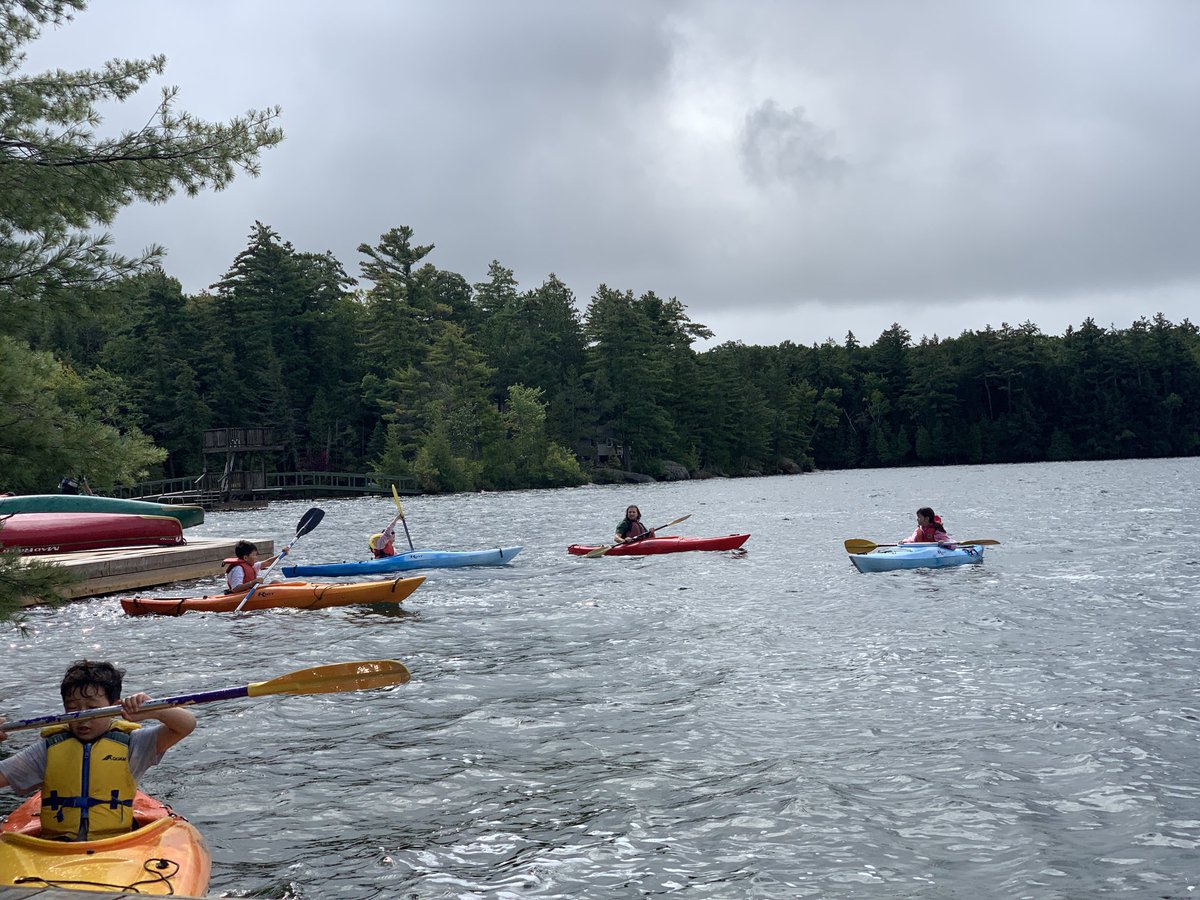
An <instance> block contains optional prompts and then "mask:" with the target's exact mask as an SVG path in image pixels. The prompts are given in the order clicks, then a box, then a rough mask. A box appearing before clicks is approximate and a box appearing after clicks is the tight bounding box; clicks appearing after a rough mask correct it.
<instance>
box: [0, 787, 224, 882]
mask: <svg viewBox="0 0 1200 900" xmlns="http://www.w3.org/2000/svg"><path fill="white" fill-rule="evenodd" d="M41 804H42V797H41V794H40V793H39V794H34V795H33V796H32V797H30V798H29V799H28V800H26V801H25V802H24V803H22V804H21V805H20V806H19V807H17V808H16V809H15V810H13V812H12V814H11V815H10V816H9V817H8V820H7V821H6V822H5V823H4V825H3V826H2V827H0V890H2V889H3V888H4V887H5V886H10V885H14V884H20V885H22V886H24V887H29V888H46V887H59V888H67V889H70V890H78V891H104V892H106V893H108V894H109V895H115V894H117V893H118V892H119V893H121V894H125V893H126V892H129V893H138V894H156V895H167V894H176V895H178V894H182V895H185V896H188V897H200V896H202V895H203V894H204V892H205V891H207V890H208V879H209V875H210V874H211V872H212V856H211V854H210V853H209V851H208V846H207V845H206V844H205V842H204V837H203V836H202V835H201V834H200V832H199V831H197V830H196V829H195V828H194V827H193V826H192V825H190V824H189V823H188V822H187V820H186V819H183V818H181V817H180V816H178V815H176V814H175V812H174V811H173V810H172V809H171V808H170V807H169V806H166V805H164V804H162V803H160V802H158V801H157V800H155V799H153V798H152V797H148V796H147V795H146V794H143V793H142V792H141V791H139V792H138V793H137V796H136V797H135V798H134V801H133V818H134V822H135V823H136V825H137V827H136V828H135V829H134V830H133V831H131V832H129V833H128V834H122V835H118V836H116V837H110V838H104V839H103V840H99V841H45V840H42V839H41V838H40V837H37V835H38V834H39V833H40V832H41V821H40V818H39V813H40V810H41Z"/></svg>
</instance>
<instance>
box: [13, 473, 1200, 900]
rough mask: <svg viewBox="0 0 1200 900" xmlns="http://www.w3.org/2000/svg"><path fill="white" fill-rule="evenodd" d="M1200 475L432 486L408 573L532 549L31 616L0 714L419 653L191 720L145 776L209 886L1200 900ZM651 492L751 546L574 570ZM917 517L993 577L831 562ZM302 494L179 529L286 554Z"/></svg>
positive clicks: (325, 535) (368, 513)
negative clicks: (393, 581)
mask: <svg viewBox="0 0 1200 900" xmlns="http://www.w3.org/2000/svg"><path fill="white" fill-rule="evenodd" d="M1197 476H1200V461H1197V460H1168V461H1152V462H1147V461H1141V462H1120V463H1076V464H1047V465H1037V466H995V467H962V468H950V469H930V470H898V471H880V470H873V471H857V472H831V473H820V474H815V475H806V476H799V477H791V478H766V479H755V480H740V481H706V482H696V483H683V484H678V483H677V484H663V485H650V486H639V487H636V488H635V487H587V488H580V489H575V490H565V491H530V492H522V493H517V494H477V495H470V496H461V497H444V498H427V497H416V498H412V499H410V500H408V501H407V502H406V504H405V512H406V513H407V515H408V524H409V527H410V529H411V532H412V535H413V539H414V542H415V543H416V545H417V547H418V549H421V548H425V549H447V550H472V549H483V548H486V547H494V546H500V545H502V544H503V545H511V544H523V545H524V547H525V550H524V552H523V553H522V554H521V555H520V556H519V557H518V558H517V560H516V561H515V562H514V563H513V564H512V565H511V566H508V567H505V568H500V569H493V568H481V569H463V570H430V571H429V572H428V579H427V581H426V583H425V584H424V585H423V586H422V587H421V588H420V589H419V590H418V591H417V592H416V593H415V594H414V595H413V596H412V597H411V598H409V599H408V600H406V601H405V602H404V604H403V605H402V606H399V607H397V606H381V607H377V608H367V607H362V608H353V609H335V610H327V611H319V612H317V611H311V612H304V611H290V610H280V611H275V612H269V613H258V614H254V615H251V616H245V617H241V618H233V617H231V616H221V615H197V614H189V615H186V616H183V617H181V618H178V619H165V618H164V619H158V618H152V617H147V618H132V619H131V618H126V617H124V616H122V615H121V614H120V611H119V607H118V606H117V604H116V602H115V601H114V600H111V599H100V600H93V601H87V602H81V603H74V604H71V605H69V606H67V607H64V608H61V609H55V610H46V609H39V610H34V611H31V612H30V613H29V615H28V616H27V618H26V621H25V625H26V631H25V633H24V634H23V633H22V632H21V631H19V630H17V629H15V628H12V627H8V626H6V627H5V628H4V630H3V631H0V653H2V654H3V659H4V661H5V665H4V666H2V667H0V695H2V696H3V697H4V698H5V700H6V702H5V704H4V710H5V713H6V714H7V715H9V717H10V718H15V717H25V716H31V715H36V714H39V713H42V712H47V711H51V710H53V709H55V708H56V707H57V706H58V705H59V704H58V698H57V683H58V680H59V678H60V677H61V672H62V669H63V668H64V667H65V665H66V663H67V662H69V661H70V660H71V659H73V658H76V657H79V656H85V655H86V656H92V657H100V658H111V659H115V660H119V661H121V662H122V663H123V664H124V665H125V667H126V668H127V669H128V673H129V674H128V675H127V678H126V684H127V687H128V688H130V689H145V690H148V691H149V692H150V693H152V694H159V695H165V694H168V693H185V692H189V691H198V690H208V689H215V688H219V687H228V686H234V685H238V684H244V683H246V682H248V681H259V680H265V679H269V678H271V677H274V676H276V675H280V674H283V673H285V672H288V671H291V670H294V669H298V668H304V667H308V666H313V665H321V664H326V663H332V662H339V661H348V660H355V659H374V658H394V659H399V660H401V661H403V662H404V663H405V664H406V665H407V666H408V667H409V668H410V669H411V670H412V673H413V680H412V681H411V682H410V683H409V684H407V685H404V686H400V687H395V688H390V689H386V690H382V691H373V692H364V693H357V694H329V695H319V696H309V697H271V698H260V699H254V700H239V701H233V702H227V703H221V704H212V705H208V706H205V707H202V708H198V709H197V713H198V715H199V717H200V727H199V729H198V731H197V733H196V734H195V735H194V736H193V737H191V738H189V739H188V740H187V741H185V742H183V743H181V744H180V745H179V746H177V747H176V748H174V749H172V750H171V751H170V753H168V755H167V757H166V758H165V760H164V762H163V764H162V765H160V766H159V767H157V768H156V769H154V770H152V771H151V772H150V773H149V774H148V775H147V776H146V778H145V781H144V784H145V787H147V788H148V789H149V790H150V791H152V792H153V793H156V794H158V795H159V796H161V797H163V798H164V799H166V800H168V801H169V802H171V803H172V804H173V805H175V806H176V808H177V809H179V810H180V811H181V812H183V813H184V814H185V815H187V816H188V817H189V818H191V820H192V821H193V822H194V823H196V824H197V825H198V826H199V827H200V828H201V830H202V831H203V832H204V833H205V835H206V836H207V838H208V840H209V842H210V844H211V846H212V849H213V851H214V879H213V887H212V893H213V894H215V895H219V894H224V895H228V896H259V897H294V898H324V897H334V898H361V897H376V896H406V897H461V896H474V895H486V896H495V897H504V896H517V895H520V896H542V897H578V896H594V897H600V896H613V895H618V896H637V895H640V894H665V893H673V892H679V891H684V892H686V893H687V895H688V896H705V897H722V898H723V897H755V896H757V897H786V898H790V897H840V896H871V897H914V896H921V897H947V898H949V897H980V896H985V897H1036V898H1047V897H1062V898H1078V897H1090V896H1096V895H1099V894H1110V893H1112V894H1121V893H1125V894H1128V895H1130V896H1146V897H1182V896H1194V895H1195V893H1196V891H1197V890H1198V887H1197V875H1196V873H1197V867H1196V864H1195V860H1196V858H1197V849H1198V842H1200V746H1198V743H1197V738H1196V736H1197V734H1198V733H1200V728H1198V725H1200V722H1198V718H1200V708H1198V705H1197V702H1196V693H1195V673H1196V671H1197V669H1198V667H1200V638H1197V634H1198V633H1200V628H1198V625H1200V623H1198V621H1197V619H1198V614H1197V604H1196V602H1195V601H1196V597H1197V595H1198V593H1200V591H1198V588H1200V553H1198V552H1197V550H1196V547H1197V546H1200V544H1198V543H1197V538H1198V537H1200V535H1198V534H1197V531H1198V527H1197V523H1198V522H1200V515H1198V512H1200V511H1198V509H1197V501H1196V494H1195V490H1194V488H1193V487H1192V485H1194V484H1196V483H1197V481H1198V478H1197ZM630 502H636V503H638V504H639V505H641V507H642V509H643V510H644V511H645V512H646V515H647V516H649V518H650V519H652V520H663V521H666V520H668V519H670V518H672V517H674V516H678V515H682V514H684V513H691V514H692V518H691V519H689V520H688V521H687V522H686V523H683V524H681V525H679V526H678V527H677V529H676V530H675V533H678V534H689V535H715V534H725V533H731V532H737V531H750V532H752V534H753V536H752V537H751V539H750V541H749V543H747V545H746V550H747V551H748V553H747V554H746V555H744V556H742V557H738V556H735V555H732V554H727V553H710V554H699V553H694V554H679V555H676V556H661V557H646V558H629V557H626V558H603V559H594V560H589V559H579V558H574V557H568V556H567V554H566V552H565V548H566V546H567V544H569V543H574V542H585V541H589V542H600V541H602V540H603V539H604V538H605V537H607V536H608V535H610V534H611V532H612V528H613V526H614V525H615V524H616V522H617V520H618V519H619V518H620V514H621V512H622V510H623V509H624V507H625V506H626V505H627V504H628V503H630ZM926 504H928V505H932V506H933V507H934V508H935V509H937V510H938V512H939V513H940V514H942V515H943V516H944V517H945V519H946V521H947V524H948V525H949V528H950V531H951V533H952V534H956V535H958V536H960V537H970V538H995V539H998V540H1000V541H1002V542H1003V543H1002V545H1001V546H1000V547H995V548H990V549H989V551H988V554H987V557H986V559H985V562H984V563H983V565H982V566H968V567H962V568H956V569H947V570H939V571H913V572H899V573H887V574H873V575H861V574H859V573H858V572H856V571H855V570H854V568H853V567H852V566H851V565H850V563H849V562H848V561H847V559H846V556H845V554H844V552H843V551H842V546H841V543H842V540H843V539H845V538H847V537H865V538H869V539H871V540H874V541H878V542H887V541H892V540H895V539H897V538H899V537H903V536H905V535H907V534H908V533H909V532H910V531H911V528H912V517H913V511H914V510H915V509H916V507H917V506H922V505H926ZM311 505H313V504H311V503H278V504H272V506H271V507H270V508H269V509H268V510H265V511H256V512H245V513H214V514H211V515H210V516H209V519H208V521H207V522H206V523H205V524H204V525H203V526H201V527H200V528H199V529H193V530H190V531H189V534H192V533H198V534H211V535H223V536H228V537H241V536H246V537H258V536H263V537H267V536H269V537H273V538H274V539H275V540H276V541H277V542H283V541H286V540H287V539H289V538H290V537H291V536H292V535H293V534H294V530H295V523H296V521H297V520H298V519H299V517H300V516H301V515H302V514H303V512H304V511H305V509H307V508H308V507H309V506H311ZM319 505H320V506H321V507H322V508H324V509H325V510H326V513H327V514H326V517H325V519H324V521H323V522H322V523H321V525H320V526H319V527H318V528H317V529H315V530H314V531H313V532H311V533H310V534H308V535H306V536H305V537H303V538H302V539H301V540H300V541H298V542H297V544H296V546H295V549H294V556H293V559H294V560H296V561H298V562H317V561H328V560H340V559H355V558H362V557H364V556H365V555H366V538H367V536H368V535H369V534H371V533H372V532H373V531H378V530H379V529H380V528H381V527H382V526H383V525H384V524H386V522H387V520H388V519H389V518H390V517H391V515H392V514H394V506H393V505H392V503H391V500H390V499H388V498H378V499H371V500H331V501H325V502H322V503H320V504H319ZM1164 536H1169V538H1170V539H1166V538H1165V537H1164ZM217 583H218V582H217V579H216V578H215V577H214V578H213V579H208V580H205V581H202V582H196V583H193V584H192V585H190V588H191V589H193V590H196V591H202V592H211V590H212V588H214V587H215V586H216V585H217ZM182 592H183V591H181V590H180V587H179V586H173V587H171V588H170V589H169V590H166V589H164V590H163V591H161V593H163V594H173V593H182ZM27 739H28V738H27V737H26V736H22V735H17V736H14V737H13V738H12V741H11V747H19V746H25V741H26V740H27ZM15 805H16V799H15V798H14V797H13V796H12V795H11V794H8V793H6V794H4V795H3V796H2V797H0V810H7V809H9V808H11V807H12V806H15Z"/></svg>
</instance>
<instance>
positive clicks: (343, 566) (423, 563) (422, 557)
mask: <svg viewBox="0 0 1200 900" xmlns="http://www.w3.org/2000/svg"><path fill="white" fill-rule="evenodd" d="M520 552H521V548H520V547H497V548H495V549H494V550H409V551H408V552H407V553H397V554H396V555H395V556H384V557H382V558H380V559H367V560H363V561H362V562H341V563H326V564H324V565H319V566H284V567H283V575H284V577H285V578H308V577H310V576H321V575H335V576H342V575H378V574H379V573H381V572H407V571H408V570H409V569H459V568H462V567H463V566H503V565H507V564H508V563H509V562H510V561H511V560H512V558H513V557H514V556H516V555H517V554H518V553H520Z"/></svg>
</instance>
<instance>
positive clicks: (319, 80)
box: [28, 0, 1200, 344]
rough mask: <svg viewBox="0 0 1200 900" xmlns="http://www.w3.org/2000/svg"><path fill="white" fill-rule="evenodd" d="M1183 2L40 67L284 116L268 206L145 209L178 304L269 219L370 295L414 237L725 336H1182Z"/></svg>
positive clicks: (116, 35) (451, 30) (234, 14)
mask: <svg viewBox="0 0 1200 900" xmlns="http://www.w3.org/2000/svg"><path fill="white" fill-rule="evenodd" d="M1197 34H1200V4H1198V3H1194V2H1191V0H1137V2H1129V0H1055V2H1052V3H1013V2H1010V0H978V2H972V3H961V2H957V0H945V2H923V0H907V2H904V3H895V2H883V0H879V2H872V0H863V2H853V3H850V2H842V0H825V2H803V0H797V2H789V0H781V2H766V0H762V2H759V0H714V2H649V0H610V2H592V0H570V2H566V0H507V2H504V0H409V2H393V0H345V2H341V3H331V2H328V0H320V2H318V0H255V2H244V0H205V2H190V3H184V2H169V0H120V2H113V0H104V2H97V3H95V5H94V6H93V7H92V8H90V9H88V10H86V11H85V12H83V13H82V14H80V15H79V16H78V17H77V18H76V20H75V21H74V22H73V23H71V24H69V25H67V26H65V27H63V28H61V29H57V30H54V31H48V32H47V33H46V34H45V35H44V36H43V37H42V39H41V40H39V41H38V42H37V43H36V44H35V45H33V46H32V47H31V48H30V52H29V66H28V68H29V69H32V70H41V69H45V68H51V67H62V68H66V69H75V68H83V67H89V66H96V65H99V64H100V63H101V62H103V61H104V60H106V59H110V58H112V57H123V58H145V57H148V56H150V55H152V54H154V53H160V52H161V53H165V54H166V55H167V58H168V67H167V71H166V73H165V77H164V78H163V79H162V80H161V82H160V83H158V84H156V85H153V86H148V87H147V88H146V89H145V90H144V91H143V92H142V93H141V94H139V95H137V96H136V97H135V98H133V99H132V100H130V101H128V102H126V103H125V104H124V105H123V106H120V107H113V108H112V109H111V110H110V113H109V115H108V116H107V118H106V122H105V125H104V126H102V129H104V128H117V127H120V126H130V125H133V124H135V123H140V122H142V121H144V120H145V118H146V116H147V115H148V113H149V112H150V111H151V110H152V109H153V106H154V103H155V100H156V98H157V91H158V87H160V86H161V85H163V84H176V85H179V86H180V88H181V89H182V92H181V98H180V104H179V106H180V108H181V109H185V110H188V111H189V112H192V113H194V114H196V115H199V116H201V117H204V118H207V119H227V118H229V117H230V116H232V115H235V114H238V113H241V112H243V111H244V110H246V109H248V108H251V107H258V108H261V107H264V106H269V105H272V104H276V103H278V104H281V105H282V106H283V119H282V125H283V128H284V130H285V131H286V133H287V138H286V139H285V141H284V143H283V144H282V145H280V146H279V147H277V148H275V149H273V150H270V151H268V152H267V153H266V154H265V155H264V157H263V161H262V168H263V174H262V176H261V177H260V178H257V179H251V178H240V179H239V180H238V181H237V182H235V184H234V185H233V186H232V187H230V188H229V189H227V190H226V191H224V192H222V193H206V194H204V195H202V196H200V197H197V198H187V197H178V198H176V199H174V200H172V201H170V202H169V203H167V204H165V205H162V206H157V207H150V206H138V207H132V208H130V209H129V210H127V211H125V212H124V213H122V214H121V216H120V218H119V219H118V220H117V222H116V225H115V228H114V229H113V233H114V237H115V238H116V241H117V245H118V247H120V248H123V249H126V250H136V249H140V248H141V247H143V246H145V245H146V244H148V243H152V242H158V243H161V244H163V245H165V246H166V247H167V248H168V251H169V255H168V257H167V261H166V268H167V270H168V272H169V273H170V274H172V275H174V276H176V277H177V278H179V279H180V280H181V281H182V282H183V284H184V287H185V289H186V290H188V291H198V290H201V289H203V288H204V287H206V286H207V285H209V284H211V283H213V282H214V281H216V280H217V279H219V278H220V277H221V275H222V274H223V273H224V272H225V270H226V269H227V268H228V267H229V265H230V263H231V262H232V261H233V258H234V256H235V255H236V254H237V253H238V252H239V251H241V250H242V249H243V248H244V247H245V245H246V242H247V236H248V234H249V231H250V228H251V226H252V225H253V223H254V221H255V220H256V219H257V220H261V221H263V222H265V223H266V224H268V225H270V226H271V227H273V228H274V229H275V230H276V231H278V232H279V233H280V234H281V236H282V237H283V238H285V239H286V240H290V241H291V242H292V243H293V244H294V245H295V246H296V248H297V249H299V250H312V251H318V252H320V251H324V250H331V251H332V252H333V253H334V254H335V255H336V256H337V257H338V259H340V260H341V261H342V263H343V264H344V265H345V267H346V269H347V271H348V272H349V273H350V274H351V275H354V276H357V275H358V274H359V268H358V266H359V259H360V257H359V255H358V253H357V252H356V251H355V248H356V247H357V246H358V244H360V243H363V242H368V243H375V242H376V240H377V239H378V237H379V236H380V235H381V234H382V233H383V232H385V231H387V230H388V229H389V228H392V227H395V226H398V225H410V226H412V227H413V228H414V229H415V232H416V240H417V241H418V242H419V243H434V244H436V245H437V249H436V250H434V252H433V254H432V255H431V256H430V257H429V260H430V261H431V262H433V263H434V264H435V265H437V266H439V267H440V268H443V269H449V270H452V271H455V272H459V273H461V274H462V275H463V276H464V277H466V278H467V279H468V280H469V281H471V282H476V281H479V280H481V279H482V278H483V277H484V276H485V274H486V271H487V266H488V263H489V262H490V261H491V260H493V259H497V260H499V261H500V262H501V263H502V264H503V265H505V266H507V267H509V268H511V269H513V270H514V272H515V274H516V277H517V279H518V280H519V281H520V283H521V285H522V287H523V288H532V287H535V286H537V285H538V284H540V283H541V282H542V280H543V279H544V278H545V277H546V276H547V275H548V274H549V273H550V272H554V273H556V274H557V275H558V276H559V277H560V278H561V279H562V280H563V281H564V282H565V283H566V284H567V285H568V286H569V287H570V288H571V289H572V290H573V291H574V292H575V295H576V297H577V298H578V299H579V301H580V304H581V306H583V305H586V303H587V300H588V298H589V297H590V296H591V295H592V293H593V292H594V291H595V289H596V287H597V285H599V284H600V283H607V284H608V285H610V286H612V287H615V288H620V289H627V288H628V289H632V290H633V291H634V292H635V293H641V292H643V291H647V290H653V291H655V292H657V293H658V294H660V295H661V296H664V297H670V296H674V297H678V298H679V300H680V301H681V302H682V303H684V304H685V306H686V307H687V309H688V314H689V315H690V317H691V318H692V319H693V320H694V321H697V322H702V323H704V324H706V325H708V326H709V327H710V328H712V329H713V330H714V331H715V332H716V339H717V341H726V340H741V341H744V342H746V343H762V344H776V343H779V342H781V341H783V340H791V341H794V342H796V343H801V344H811V343H813V342H820V341H823V340H825V339H826V338H828V337H833V338H835V339H836V340H838V341H839V342H840V341H841V340H842V339H843V338H844V337H845V335H846V332H847V331H851V330H852V331H854V333H855V334H856V336H857V337H858V338H859V340H861V341H863V342H867V343H869V342H871V341H873V340H874V339H875V338H876V337H877V336H878V335H879V333H880V331H882V330H883V329H885V328H887V327H888V326H889V325H890V324H891V323H892V322H899V323H900V324H901V325H903V326H905V327H906V328H908V329H909V330H910V331H911V332H912V333H913V336H914V338H919V337H920V336H921V335H923V334H929V335H932V334H938V335H940V336H942V337H946V336H954V335H957V334H959V333H960V332H962V331H963V330H964V329H980V328H982V327H984V326H985V325H988V324H991V325H993V326H999V325H1000V324H1001V323H1002V322H1008V323H1010V324H1014V325H1015V324H1019V323H1021V322H1023V321H1025V320H1027V319H1029V320H1032V321H1034V322H1035V323H1037V324H1038V325H1040V326H1041V327H1042V329H1043V331H1045V332H1047V333H1051V334H1059V333H1061V332H1062V331H1063V329H1065V328H1066V327H1067V326H1068V325H1072V324H1074V325H1078V324H1079V323H1080V322H1082V320H1083V319H1084V318H1085V317H1086V316H1089V315H1090V316H1093V317H1094V318H1095V319H1096V320H1097V322H1098V323H1099V324H1100V325H1105V326H1107V325H1110V324H1114V325H1116V326H1117V327H1120V328H1125V327H1128V325H1129V324H1130V323H1131V322H1132V321H1133V320H1134V319H1135V318H1137V317H1138V316H1142V315H1146V316H1151V315H1153V314H1154V313H1155V312H1159V311H1161V312H1163V313H1165V314H1166V315H1167V317H1168V318H1170V319H1171V320H1172V321H1174V322H1179V321H1181V320H1182V319H1183V318H1185V317H1188V316H1190V317H1191V318H1192V319H1193V320H1195V319H1196V318H1197V316H1196V313H1195V309H1196V308H1197V306H1196V297H1197V287H1198V286H1200V253H1198V252H1197V247H1198V246H1200V242H1198V240H1197V239H1198V237H1200V227H1198V226H1200V165H1198V164H1197V160H1200V115H1198V111H1200V102H1198V101H1200V53H1197V51H1196V47H1195V36H1196V35H1197Z"/></svg>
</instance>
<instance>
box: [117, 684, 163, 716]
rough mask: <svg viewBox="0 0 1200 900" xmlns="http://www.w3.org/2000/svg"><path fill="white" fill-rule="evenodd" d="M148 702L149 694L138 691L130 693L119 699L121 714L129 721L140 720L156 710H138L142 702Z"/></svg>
mask: <svg viewBox="0 0 1200 900" xmlns="http://www.w3.org/2000/svg"><path fill="white" fill-rule="evenodd" d="M149 702H150V695H149V694H147V693H144V692H141V691H139V692H138V693H136V694H131V695H130V696H128V697H126V698H125V699H124V700H122V701H121V714H122V715H123V716H124V717H125V718H126V719H128V720H129V721H130V722H141V721H142V720H143V719H148V718H150V717H151V716H152V715H154V713H155V712H157V711H158V710H154V711H153V712H146V713H144V712H139V711H138V710H140V709H141V708H142V704H144V703H149Z"/></svg>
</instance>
